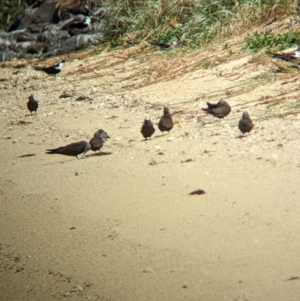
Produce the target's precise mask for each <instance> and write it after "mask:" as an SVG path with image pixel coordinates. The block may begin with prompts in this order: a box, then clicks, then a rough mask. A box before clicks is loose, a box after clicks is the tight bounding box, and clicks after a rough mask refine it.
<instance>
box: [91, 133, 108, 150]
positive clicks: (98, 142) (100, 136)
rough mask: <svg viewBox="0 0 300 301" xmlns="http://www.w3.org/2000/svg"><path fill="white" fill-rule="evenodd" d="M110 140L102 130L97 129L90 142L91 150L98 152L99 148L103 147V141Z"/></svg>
mask: <svg viewBox="0 0 300 301" xmlns="http://www.w3.org/2000/svg"><path fill="white" fill-rule="evenodd" d="M108 138H110V136H109V135H108V134H107V133H106V132H105V131H104V130H102V129H99V130H98V131H97V132H95V134H94V137H93V138H92V139H91V140H90V145H91V150H92V151H94V152H95V151H97V150H98V151H100V148H101V147H102V146H103V144H104V141H105V140H106V139H108Z"/></svg>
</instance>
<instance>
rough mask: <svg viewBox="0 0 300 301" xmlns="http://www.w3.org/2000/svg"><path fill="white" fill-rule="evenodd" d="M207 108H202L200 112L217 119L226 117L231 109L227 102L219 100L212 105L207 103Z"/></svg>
mask: <svg viewBox="0 0 300 301" xmlns="http://www.w3.org/2000/svg"><path fill="white" fill-rule="evenodd" d="M207 106H208V108H203V109H202V110H203V111H205V112H207V113H208V114H211V115H213V116H215V117H217V118H224V117H225V116H227V115H228V114H229V113H230V111H231V107H230V105H229V104H228V102H227V101H225V100H223V99H221V100H220V101H219V102H218V103H216V104H213V103H210V102H207Z"/></svg>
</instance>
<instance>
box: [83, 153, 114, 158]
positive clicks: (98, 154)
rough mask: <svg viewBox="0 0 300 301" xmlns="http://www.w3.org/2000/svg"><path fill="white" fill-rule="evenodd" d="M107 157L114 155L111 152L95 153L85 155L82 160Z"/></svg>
mask: <svg viewBox="0 0 300 301" xmlns="http://www.w3.org/2000/svg"><path fill="white" fill-rule="evenodd" d="M107 155H112V153H111V152H98V153H94V154H89V155H85V156H84V157H83V158H81V159H87V158H90V157H99V156H107Z"/></svg>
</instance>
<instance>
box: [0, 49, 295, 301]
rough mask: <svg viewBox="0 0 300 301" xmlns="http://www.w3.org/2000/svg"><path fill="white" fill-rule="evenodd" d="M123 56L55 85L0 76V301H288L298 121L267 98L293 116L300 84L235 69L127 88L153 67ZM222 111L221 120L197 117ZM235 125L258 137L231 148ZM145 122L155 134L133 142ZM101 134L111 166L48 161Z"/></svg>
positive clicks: (87, 60) (95, 61)
mask: <svg viewBox="0 0 300 301" xmlns="http://www.w3.org/2000/svg"><path fill="white" fill-rule="evenodd" d="M122 55H123V56H124V54H122V53H121V52H120V53H118V52H111V53H102V54H94V55H91V54H90V53H88V52H87V54H86V55H84V52H83V53H80V55H76V54H73V55H70V56H69V57H64V58H65V59H66V61H67V63H66V66H65V69H64V70H63V72H62V73H61V74H60V75H58V76H57V77H56V78H54V77H49V76H47V75H46V74H43V73H39V72H36V71H35V70H33V69H32V68H31V67H30V64H27V63H25V64H23V65H24V66H23V65H22V68H16V65H17V64H20V62H12V63H7V64H5V65H3V66H2V68H1V70H2V71H1V76H0V77H1V78H0V80H1V81H0V85H1V103H0V109H1V113H0V117H1V118H0V123H1V139H0V145H1V147H0V153H1V170H2V172H1V176H0V177H1V180H0V183H1V190H0V195H1V198H0V199H1V201H0V204H1V210H0V229H1V230H0V238H1V239H0V243H1V244H0V251H1V253H0V254H1V261H0V263H1V265H0V272H1V273H0V299H1V300H3V301H4V300H5V301H16V300H22V301H27V300H28V301H35V300H68V299H70V300H93V301H96V300H105V301H108V300H111V301H121V300H122V301H144V300H145V301H158V300H160V301H169V300H170V301H171V300H172V301H187V300H195V301H196V300H197V301H199V300H203V301H215V300H234V301H246V300H247V301H262V300H266V301H267V300H272V301H282V300H285V301H298V300H299V298H300V297H299V296H300V280H299V277H300V265H299V252H300V250H299V241H300V233H299V230H298V224H299V216H300V202H299V201H300V196H299V195H300V190H299V187H300V185H299V184H300V183H299V182H300V177H299V176H300V169H299V168H300V140H299V137H300V135H299V134H300V126H299V124H300V123H299V116H298V115H295V114H284V113H285V112H287V111H288V106H287V105H286V103H287V102H284V105H283V102H276V103H271V105H270V102H268V101H265V99H267V100H268V99H269V100H270V99H272V97H273V98H276V97H277V96H278V95H282V93H283V92H284V91H289V90H293V91H294V92H293V93H294V94H289V95H288V98H289V99H290V102H291V106H293V105H294V103H293V101H296V102H297V99H296V96H295V95H298V90H299V81H298V80H297V79H296V80H293V79H288V80H287V79H281V78H277V79H275V80H272V81H269V82H265V83H261V82H259V81H256V79H257V77H258V76H259V75H261V74H263V73H264V72H265V70H263V69H257V68H256V67H254V66H253V65H252V64H251V58H250V57H248V56H246V55H244V56H242V57H239V58H237V59H236V60H232V61H230V62H225V63H224V64H221V65H219V66H218V67H217V68H212V69H197V70H193V71H190V72H187V73H185V74H180V75H178V76H174V78H171V79H168V80H162V81H158V82H154V83H152V84H148V85H142V84H140V85H137V83H139V80H140V77H139V76H138V70H139V72H145V73H146V72H147V70H148V69H147V68H150V69H151V66H153V64H154V62H155V61H156V60H157V57H155V55H156V54H153V55H152V56H151V55H148V56H146V57H142V56H141V57H134V58H128V59H122V60H121V61H120V62H119V61H118V58H119V57H122ZM158 59H159V60H160V62H161V63H162V62H164V60H165V62H166V64H168V61H167V60H166V59H165V58H164V57H161V56H158ZM55 60H57V59H49V60H46V61H44V62H39V63H40V64H46V65H47V64H51V63H52V62H53V61H55ZM178 62H179V61H178ZM21 63H22V62H21ZM178 64H179V63H178ZM245 66H246V67H245ZM242 68H246V69H247V68H248V69H247V70H248V71H247V72H242ZM81 70H83V71H81ZM135 74H137V75H135ZM159 74H160V73H159V70H157V73H152V74H151V78H155V77H156V76H159ZM175 75H176V74H175ZM149 78H150V76H149ZM236 87H240V89H239V90H238V92H236V93H233V91H236ZM64 92H65V93H67V94H69V97H66V98H62V97H61V98H60V96H61V95H62V94H63V93H64ZM30 94H34V95H35V97H36V98H37V99H38V100H39V108H38V111H37V114H36V115H35V114H33V115H30V113H29V111H28V110H27V108H26V102H27V100H28V97H29V95H30ZM266 95H267V96H268V97H267V98H264V97H266ZM79 96H85V97H86V98H85V100H82V101H78V100H76V99H77V98H78V97H79ZM221 98H224V99H226V100H227V101H228V102H229V103H230V105H231V107H232V111H231V113H230V114H229V115H228V116H227V117H225V118H224V119H220V120H219V119H217V118H214V117H213V116H211V115H207V114H205V112H203V111H202V109H201V108H203V107H206V101H212V102H216V101H218V100H219V99H221ZM164 106H168V107H169V108H170V112H171V114H172V118H173V120H174V128H173V129H172V131H171V132H170V133H169V134H168V133H163V134H162V133H161V132H160V131H159V130H158V128H157V123H158V121H159V118H160V116H161V115H162V112H163V107H164ZM245 110H247V111H248V112H249V113H250V117H251V118H252V120H253V122H254V123H255V126H254V128H253V130H252V132H251V134H250V135H245V137H241V133H240V132H239V130H238V127H237V124H238V121H239V119H240V118H241V115H242V112H243V111H245ZM280 114H281V115H280ZM147 116H148V117H150V118H151V120H152V121H153V123H154V124H155V127H156V132H155V133H154V135H153V136H152V138H151V139H148V140H147V141H144V139H143V137H142V135H141V133H140V129H141V126H142V122H143V120H144V118H145V117H147ZM270 116H272V118H271V117H270ZM97 129H104V130H105V131H106V132H107V133H108V134H109V135H110V137H111V138H110V139H109V140H107V141H106V143H105V144H104V147H103V148H102V149H101V151H102V152H103V153H107V154H106V155H105V154H103V155H102V156H91V155H92V154H93V152H91V151H90V152H88V153H87V156H86V157H85V158H80V159H78V160H77V159H76V157H67V156H62V155H47V154H46V153H45V151H46V149H49V148H56V147H59V146H64V145H67V144H69V143H72V142H75V141H80V140H87V141H88V140H89V139H91V138H92V136H93V133H94V132H95V131H96V130H97ZM108 153H111V154H108ZM30 154H31V155H32V156H24V155H30ZM22 156H23V157H22ZM197 189H203V190H204V191H205V194H202V195H190V192H192V191H194V190H197Z"/></svg>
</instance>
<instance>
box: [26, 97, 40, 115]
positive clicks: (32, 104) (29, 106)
mask: <svg viewBox="0 0 300 301" xmlns="http://www.w3.org/2000/svg"><path fill="white" fill-rule="evenodd" d="M38 107H39V102H38V101H36V100H35V98H34V96H33V95H30V96H29V100H28V102H27V109H28V110H29V111H30V114H32V112H33V111H34V112H35V114H36V110H37V109H38Z"/></svg>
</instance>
